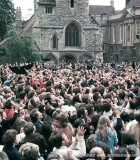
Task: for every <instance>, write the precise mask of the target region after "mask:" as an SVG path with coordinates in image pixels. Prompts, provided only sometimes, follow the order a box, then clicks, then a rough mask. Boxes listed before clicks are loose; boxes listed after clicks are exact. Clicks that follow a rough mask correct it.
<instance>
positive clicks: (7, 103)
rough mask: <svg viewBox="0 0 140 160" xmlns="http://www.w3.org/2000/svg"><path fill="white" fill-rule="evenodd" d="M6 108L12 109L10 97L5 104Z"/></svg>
mask: <svg viewBox="0 0 140 160" xmlns="http://www.w3.org/2000/svg"><path fill="white" fill-rule="evenodd" d="M4 108H6V109H12V104H11V100H10V99H8V100H7V101H6V102H5V104H4Z"/></svg>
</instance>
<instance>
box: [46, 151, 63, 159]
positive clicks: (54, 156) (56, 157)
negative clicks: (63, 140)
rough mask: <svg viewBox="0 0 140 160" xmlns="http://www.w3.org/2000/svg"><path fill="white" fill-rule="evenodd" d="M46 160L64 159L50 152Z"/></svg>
mask: <svg viewBox="0 0 140 160" xmlns="http://www.w3.org/2000/svg"><path fill="white" fill-rule="evenodd" d="M47 160H64V159H63V158H62V156H60V155H59V154H58V153H56V152H51V153H50V154H49V155H48V158H47Z"/></svg>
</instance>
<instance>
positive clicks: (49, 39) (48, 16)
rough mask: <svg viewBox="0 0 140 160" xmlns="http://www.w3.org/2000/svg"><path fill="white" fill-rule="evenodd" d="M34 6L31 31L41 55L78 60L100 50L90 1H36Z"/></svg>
mask: <svg viewBox="0 0 140 160" xmlns="http://www.w3.org/2000/svg"><path fill="white" fill-rule="evenodd" d="M34 9H35V10H34V12H35V23H34V26H33V33H34V35H35V37H36V40H37V43H38V44H39V46H40V49H41V50H42V52H43V54H44V56H48V55H49V56H50V55H51V57H52V58H53V59H55V61H62V60H64V59H67V58H68V57H69V59H71V60H72V61H80V60H82V59H84V58H85V57H86V58H89V59H96V54H98V53H101V50H102V49H101V48H102V47H101V46H102V35H100V36H99V34H96V33H99V32H98V31H99V30H100V27H99V25H98V23H97V22H96V21H95V20H94V19H93V17H91V16H90V15H89V0H35V6H34ZM97 41H98V43H96V42H97ZM96 44H98V45H96Z"/></svg>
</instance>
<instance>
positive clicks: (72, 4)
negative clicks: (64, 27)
mask: <svg viewBox="0 0 140 160" xmlns="http://www.w3.org/2000/svg"><path fill="white" fill-rule="evenodd" d="M70 5H71V8H74V0H71V4H70Z"/></svg>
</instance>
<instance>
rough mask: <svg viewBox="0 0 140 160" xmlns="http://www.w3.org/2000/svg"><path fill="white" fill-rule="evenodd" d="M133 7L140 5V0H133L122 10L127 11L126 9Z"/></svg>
mask: <svg viewBox="0 0 140 160" xmlns="http://www.w3.org/2000/svg"><path fill="white" fill-rule="evenodd" d="M133 7H140V0H131V1H130V2H129V3H128V4H127V6H126V7H125V8H124V9H123V10H122V11H121V12H125V11H126V9H128V8H133Z"/></svg>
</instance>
